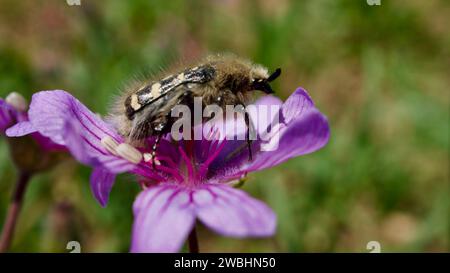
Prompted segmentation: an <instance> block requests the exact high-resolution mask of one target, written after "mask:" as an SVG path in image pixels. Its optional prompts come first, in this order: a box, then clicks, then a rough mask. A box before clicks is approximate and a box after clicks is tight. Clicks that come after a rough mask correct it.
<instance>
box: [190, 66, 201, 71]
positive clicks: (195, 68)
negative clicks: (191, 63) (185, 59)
mask: <svg viewBox="0 0 450 273" xmlns="http://www.w3.org/2000/svg"><path fill="white" fill-rule="evenodd" d="M198 68H199V67H198V66H195V67H193V68H192V69H191V70H192V71H195V70H197V69H198Z"/></svg>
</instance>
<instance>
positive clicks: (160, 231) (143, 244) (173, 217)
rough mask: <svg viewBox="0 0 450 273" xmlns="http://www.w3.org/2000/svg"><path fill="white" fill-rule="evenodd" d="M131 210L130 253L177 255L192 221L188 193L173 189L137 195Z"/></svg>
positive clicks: (159, 189)
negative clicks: (131, 233)
mask: <svg viewBox="0 0 450 273" xmlns="http://www.w3.org/2000/svg"><path fill="white" fill-rule="evenodd" d="M133 211H134V216H135V221H134V224H133V235H132V243H131V252H177V251H179V249H180V248H181V247H182V245H183V243H184V241H185V240H186V238H187V236H188V234H189V232H190V230H191V229H192V226H193V224H194V222H195V213H194V208H193V206H192V205H191V203H190V202H189V193H188V192H187V191H185V190H183V189H180V188H178V187H174V186H167V185H161V186H155V187H151V188H148V189H146V190H145V191H143V192H141V193H140V194H139V196H138V197H137V199H136V201H135V203H134V206H133Z"/></svg>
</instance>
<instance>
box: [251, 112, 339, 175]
mask: <svg viewBox="0 0 450 273" xmlns="http://www.w3.org/2000/svg"><path fill="white" fill-rule="evenodd" d="M329 137H330V129H329V126H328V121H327V118H326V117H325V116H324V115H322V114H321V113H320V112H319V111H318V110H316V109H314V108H313V109H309V110H307V111H304V112H303V113H302V118H296V119H293V120H292V122H291V123H290V124H289V125H288V126H287V127H285V128H282V129H280V131H279V135H278V137H277V138H275V137H273V138H272V139H271V140H270V141H269V143H267V144H265V145H266V146H261V150H260V151H259V152H258V154H257V156H256V157H255V159H254V160H253V161H251V162H248V161H247V163H244V166H242V170H243V171H244V172H251V171H257V170H262V169H265V168H269V167H273V166H275V165H278V164H280V163H282V162H284V161H286V160H288V159H290V158H292V157H296V156H301V155H305V154H309V153H312V152H314V151H317V150H319V149H320V148H322V147H323V146H325V145H326V144H327V143H328V140H329ZM264 149H265V150H264Z"/></svg>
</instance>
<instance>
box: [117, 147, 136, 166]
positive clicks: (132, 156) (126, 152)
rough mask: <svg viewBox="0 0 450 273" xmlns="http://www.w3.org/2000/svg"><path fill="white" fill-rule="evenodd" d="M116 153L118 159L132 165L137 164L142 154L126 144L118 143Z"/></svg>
mask: <svg viewBox="0 0 450 273" xmlns="http://www.w3.org/2000/svg"><path fill="white" fill-rule="evenodd" d="M116 152H117V154H118V155H119V156H120V157H122V158H123V159H125V160H128V161H130V162H131V163H134V164H138V163H139V162H141V160H142V153H141V152H139V151H138V150H137V149H136V148H134V147H133V146H131V145H130V144H127V143H120V144H119V146H117V148H116Z"/></svg>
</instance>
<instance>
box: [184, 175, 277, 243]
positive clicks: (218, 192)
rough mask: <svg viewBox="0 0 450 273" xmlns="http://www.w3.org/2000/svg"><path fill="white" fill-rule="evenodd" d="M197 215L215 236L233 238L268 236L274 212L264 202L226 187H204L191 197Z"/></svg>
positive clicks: (273, 220)
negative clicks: (214, 232) (217, 234)
mask: <svg viewBox="0 0 450 273" xmlns="http://www.w3.org/2000/svg"><path fill="white" fill-rule="evenodd" d="M193 200H194V203H195V208H196V212H197V216H198V218H199V219H200V221H202V222H203V223H204V224H205V225H206V226H208V227H209V228H211V229H213V230H214V231H216V232H217V233H220V234H222V235H225V236H232V237H247V236H257V237H260V236H271V235H273V234H274V233H275V229H276V216H275V213H274V212H273V211H272V210H271V209H270V208H269V207H268V206H266V205H265V204H264V203H263V202H261V201H259V200H256V199H254V198H252V197H250V196H249V195H248V194H246V193H245V192H243V191H241V190H237V189H234V188H232V187H229V186H226V185H220V184H216V185H212V184H210V185H205V186H204V187H203V189H199V190H196V191H195V192H194V195H193Z"/></svg>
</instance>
